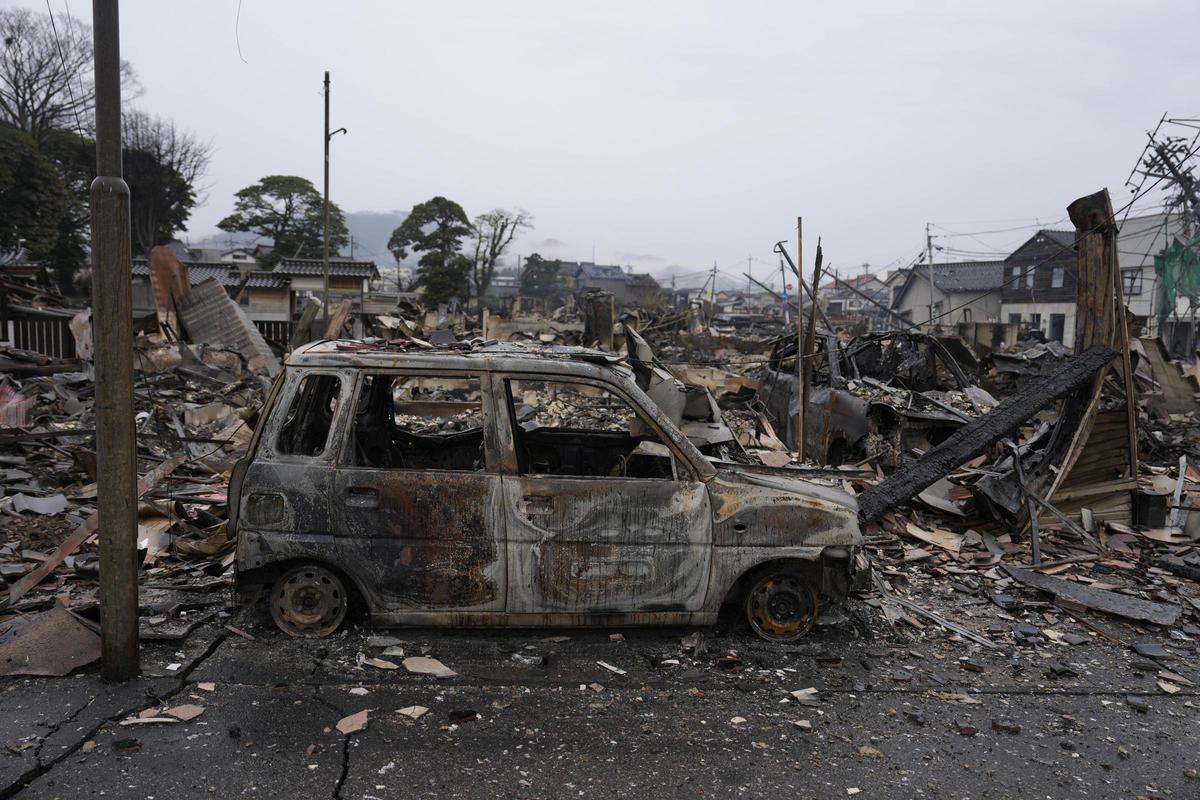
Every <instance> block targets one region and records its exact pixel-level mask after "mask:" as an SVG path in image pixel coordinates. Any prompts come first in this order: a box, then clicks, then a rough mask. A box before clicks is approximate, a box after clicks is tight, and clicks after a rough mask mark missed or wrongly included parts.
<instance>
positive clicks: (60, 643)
mask: <svg viewBox="0 0 1200 800" xmlns="http://www.w3.org/2000/svg"><path fill="white" fill-rule="evenodd" d="M98 658H100V637H99V636H97V635H96V634H95V633H93V632H92V630H91V629H90V628H88V627H87V626H85V625H83V624H82V623H81V622H79V620H77V619H75V617H73V616H72V615H71V612H69V611H67V610H66V609H65V608H63V607H62V606H55V607H54V608H52V609H51V610H49V611H46V612H44V613H41V614H38V615H36V616H34V617H32V618H30V620H29V622H28V623H27V624H26V625H25V627H24V628H22V629H21V632H20V633H19V634H17V635H16V636H15V637H13V638H12V639H9V640H8V641H7V642H5V643H4V644H2V645H0V675H56V676H61V675H67V674H69V673H70V672H71V671H72V670H74V669H76V668H78V667H82V666H84V665H85V664H90V663H92V662H93V661H95V660H96V659H98Z"/></svg>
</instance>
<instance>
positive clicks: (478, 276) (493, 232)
mask: <svg viewBox="0 0 1200 800" xmlns="http://www.w3.org/2000/svg"><path fill="white" fill-rule="evenodd" d="M532 227H533V217H532V216H531V215H530V214H529V212H527V211H522V210H520V209H518V210H516V211H508V210H507V209H503V208H496V209H492V210H491V211H489V212H487V213H486V214H480V215H479V216H478V217H476V218H475V222H474V225H473V228H474V230H473V231H472V232H471V239H472V240H473V242H474V247H473V248H472V249H473V250H474V254H473V257H472V259H471V283H472V284H473V285H474V287H475V296H476V297H483V296H484V295H485V294H487V290H488V286H490V285H491V283H492V278H493V277H495V275H496V265H497V263H499V261H500V256H502V255H503V254H504V251H505V250H507V249H508V246H509V245H510V244H512V240H513V239H514V238H516V236H517V234H518V233H519V232H520V231H521V229H522V228H532Z"/></svg>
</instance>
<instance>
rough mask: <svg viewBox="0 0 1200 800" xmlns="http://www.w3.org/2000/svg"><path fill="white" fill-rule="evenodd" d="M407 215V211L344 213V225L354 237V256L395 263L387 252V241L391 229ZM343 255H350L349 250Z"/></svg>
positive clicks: (379, 262)
mask: <svg viewBox="0 0 1200 800" xmlns="http://www.w3.org/2000/svg"><path fill="white" fill-rule="evenodd" d="M407 216H408V212H407V211H351V212H350V213H348V214H346V227H347V228H349V229H350V235H351V236H353V237H354V256H355V258H362V259H367V260H370V261H374V262H375V263H377V264H394V263H396V260H395V259H394V258H392V254H391V253H389V252H388V249H387V243H388V239H390V238H391V236H392V231H394V230H395V229H396V227H397V226H398V225H399V224H400V223H401V222H403V221H404V218H405V217H407ZM344 255H350V253H349V251H347V252H345V253H344Z"/></svg>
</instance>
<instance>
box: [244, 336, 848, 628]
mask: <svg viewBox="0 0 1200 800" xmlns="http://www.w3.org/2000/svg"><path fill="white" fill-rule="evenodd" d="M642 372H643V376H642V383H643V384H645V383H646V378H647V377H650V375H649V373H647V372H646V371H645V370H642ZM660 377H661V376H660ZM652 388H653V390H654V391H655V392H656V393H657V394H658V395H659V396H663V397H665V396H667V395H668V394H669V392H668V391H666V390H665V389H664V388H663V387H662V386H654V387H652ZM677 391H679V392H680V397H681V398H682V397H683V396H684V387H682V385H680V386H679V387H678V389H677ZM802 474H803V473H800V472H798V471H796V470H788V469H770V468H767V467H761V466H741V465H726V464H718V463H716V462H714V461H712V460H710V459H709V458H707V457H705V456H704V455H702V454H701V453H700V452H699V451H698V450H697V448H696V446H695V445H694V444H693V443H692V441H690V440H689V439H688V437H687V436H686V435H684V434H683V432H682V431H681V430H680V429H679V427H678V426H677V425H676V424H675V423H674V422H672V420H671V418H670V416H669V415H668V414H667V413H666V412H665V411H664V410H663V409H662V408H660V406H659V405H658V404H656V403H655V402H654V401H653V400H651V399H650V396H649V395H648V394H647V392H646V391H645V390H644V389H643V386H642V385H639V377H638V375H637V374H635V370H634V369H632V368H631V367H630V366H628V365H627V362H626V361H625V360H623V359H622V358H620V357H618V356H614V355H613V354H611V353H604V352H600V351H595V350H586V349H583V348H577V347H553V346H541V345H518V344H508V343H501V344H497V343H489V344H486V345H483V344H477V345H474V346H463V345H459V346H456V347H446V348H431V347H430V346H428V345H424V346H422V347H419V348H418V347H415V346H411V345H407V346H402V345H389V344H385V343H382V342H375V343H367V342H328V341H326V342H318V343H315V344H312V345H308V346H306V347H303V348H300V349H298V350H296V351H293V352H292V353H291V355H290V356H289V357H288V359H287V364H286V369H285V370H283V372H281V373H280V376H279V378H278V379H277V381H276V383H275V385H274V387H273V389H272V391H271V393H270V396H269V397H268V400H267V402H266V404H265V406H264V409H263V414H262V419H261V421H260V423H259V424H258V426H257V428H256V431H255V434H254V438H253V440H252V442H251V444H250V448H249V451H248V453H247V455H246V457H245V458H244V459H243V460H242V461H241V462H239V464H238V465H237V467H236V469H235V471H234V474H233V477H232V480H231V482H230V509H231V519H230V524H231V525H232V526H233V530H234V531H235V533H236V536H237V542H238V545H237V562H236V563H237V586H238V590H239V592H240V593H241V595H242V597H243V599H244V600H245V601H247V602H252V601H253V600H254V599H255V598H260V597H262V596H264V595H265V596H266V598H267V602H268V605H269V608H270V613H271V615H272V617H273V619H274V620H275V622H276V624H277V625H278V626H279V627H280V628H281V629H282V630H283V631H285V632H286V633H288V634H291V635H295V636H324V635H328V634H330V633H332V632H334V631H335V630H337V629H338V627H339V626H341V624H342V623H343V621H344V620H345V618H346V616H347V611H348V610H349V609H350V607H351V606H352V605H354V604H356V603H357V604H361V607H362V608H363V610H364V611H365V612H366V613H367V614H368V615H369V617H370V619H371V620H372V621H373V622H375V623H377V624H381V625H389V624H391V625H453V626H513V627H517V626H541V625H553V626H558V625H638V624H713V623H715V621H716V619H717V614H718V611H719V609H720V608H721V607H722V605H723V604H724V603H725V602H726V601H731V602H732V601H736V602H738V603H740V604H741V605H742V607H743V608H744V611H745V613H746V616H747V618H748V620H749V623H750V626H751V627H752V629H753V630H754V631H755V632H756V633H758V634H759V635H760V636H763V637H764V638H767V639H773V640H789V639H793V638H796V637H798V636H800V635H802V634H803V633H804V632H805V631H806V630H807V629H808V628H809V627H810V626H811V625H812V623H813V621H814V620H815V618H816V615H817V613H818V609H819V606H820V604H821V603H822V602H828V601H830V600H834V599H838V598H840V597H843V596H844V595H845V594H846V592H847V591H848V589H849V586H850V581H851V578H852V574H851V573H852V571H853V568H854V567H853V565H854V561H855V558H854V556H855V549H856V548H857V546H858V545H859V544H860V542H861V535H860V533H859V529H858V523H857V517H856V510H857V509H856V504H855V501H854V499H853V498H852V497H851V496H849V495H847V494H845V493H843V492H842V491H841V490H839V489H836V488H834V487H833V486H832V485H829V486H826V485H820V484H818V483H816V482H814V481H810V480H804V479H801V478H800V477H798V476H799V475H802Z"/></svg>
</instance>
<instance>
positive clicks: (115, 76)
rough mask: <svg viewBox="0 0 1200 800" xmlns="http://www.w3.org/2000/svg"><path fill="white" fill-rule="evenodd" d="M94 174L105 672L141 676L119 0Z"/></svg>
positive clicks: (112, 5)
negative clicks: (122, 158)
mask: <svg viewBox="0 0 1200 800" xmlns="http://www.w3.org/2000/svg"><path fill="white" fill-rule="evenodd" d="M92 17H93V24H94V25H95V60H96V70H95V71H96V180H94V181H92V187H91V200H92V267H93V273H94V277H93V278H92V303H93V308H94V314H93V317H92V318H93V319H94V320H95V321H96V453H97V462H98V466H99V469H98V476H97V483H98V491H97V498H98V501H97V504H96V505H97V519H98V520H99V521H100V523H101V524H100V526H99V528H100V563H101V565H102V569H101V570H100V632H101V655H100V670H101V673H102V674H103V675H104V677H105V678H108V679H109V680H118V681H124V680H128V679H130V678H133V677H135V676H136V675H137V674H138V577H137V563H136V557H137V491H136V486H137V457H136V453H137V449H136V447H137V445H136V442H135V440H134V427H133V324H132V320H133V284H132V282H131V280H130V272H129V270H130V264H131V263H132V259H131V257H130V241H129V186H128V185H126V183H125V181H124V179H123V178H122V177H121V176H122V166H121V43H120V24H119V20H118V11H117V0H93V2H92Z"/></svg>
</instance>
